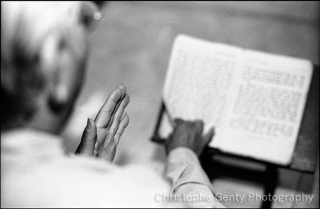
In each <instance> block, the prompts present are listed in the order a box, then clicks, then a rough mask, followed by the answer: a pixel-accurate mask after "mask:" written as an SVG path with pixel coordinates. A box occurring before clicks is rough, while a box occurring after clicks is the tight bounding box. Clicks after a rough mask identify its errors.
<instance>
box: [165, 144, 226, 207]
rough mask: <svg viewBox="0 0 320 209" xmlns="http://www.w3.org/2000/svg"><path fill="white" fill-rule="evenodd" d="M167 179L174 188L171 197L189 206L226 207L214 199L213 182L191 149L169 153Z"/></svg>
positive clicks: (179, 149) (181, 149) (178, 149)
mask: <svg viewBox="0 0 320 209" xmlns="http://www.w3.org/2000/svg"><path fill="white" fill-rule="evenodd" d="M166 178H167V180H169V182H170V183H171V186H172V187H171V195H175V196H176V197H179V198H180V199H182V200H184V201H186V203H187V204H188V205H189V206H192V207H195V206H197V207H224V206H223V205H222V204H221V203H219V202H218V200H217V199H216V198H215V197H214V194H213V190H212V185H211V182H210V180H209V178H208V176H207V175H206V173H205V172H204V171H203V169H202V167H201V165H200V162H199V160H198V157H197V156H196V154H195V153H194V152H193V151H191V150H190V149H188V148H176V149H174V150H172V151H171V152H170V153H169V155H168V164H167V171H166ZM190 200H191V201H190Z"/></svg>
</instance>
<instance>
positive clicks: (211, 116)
mask: <svg viewBox="0 0 320 209" xmlns="http://www.w3.org/2000/svg"><path fill="white" fill-rule="evenodd" d="M242 53H243V50H242V49H240V48H238V47H233V46H228V45H224V44H218V43H212V42H207V41H203V40H200V39H196V38H191V37H189V36H185V35H180V36H178V38H177V39H176V40H175V43H174V47H173V51H172V54H171V58H170V63H169V69H168V71H167V76H166V80H165V86H164V92H163V97H164V103H165V105H166V108H167V111H168V113H169V114H168V115H169V116H170V118H171V120H173V119H174V118H182V119H184V120H196V119H199V120H202V121H203V122H204V124H205V127H204V133H206V132H207V131H208V130H209V128H211V127H214V128H215V136H214V145H213V146H217V144H218V142H219V135H220V133H221V130H222V129H221V124H223V120H224V118H225V117H224V112H225V110H226V107H227V104H228V101H227V100H228V99H229V98H230V97H229V93H230V89H232V85H233V83H234V82H233V79H234V77H235V71H236V70H237V68H238V66H237V65H238V63H239V58H240V56H241V54H242ZM170 118H168V117H165V118H164V120H167V121H168V120H169V119H170ZM166 127H167V128H166V129H168V127H169V126H168V125H166ZM220 129H221V130H220ZM162 132H163V131H162V128H160V135H168V132H169V131H168V130H167V133H166V134H163V133H162Z"/></svg>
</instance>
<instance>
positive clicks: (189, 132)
mask: <svg viewBox="0 0 320 209" xmlns="http://www.w3.org/2000/svg"><path fill="white" fill-rule="evenodd" d="M174 122H175V127H174V130H173V132H172V133H171V134H170V136H169V138H168V140H167V142H166V145H165V146H166V151H167V153H169V152H171V151H172V150H174V149H176V148H179V147H185V148H189V149H191V150H192V151H194V152H195V153H196V155H197V156H198V157H200V155H201V153H202V152H203V150H204V148H205V147H206V146H207V145H208V144H209V143H210V141H211V140H212V137H213V135H214V130H213V128H211V129H210V130H209V132H208V133H206V134H204V135H203V134H202V132H203V122H202V121H199V120H196V121H184V120H182V119H175V120H174Z"/></svg>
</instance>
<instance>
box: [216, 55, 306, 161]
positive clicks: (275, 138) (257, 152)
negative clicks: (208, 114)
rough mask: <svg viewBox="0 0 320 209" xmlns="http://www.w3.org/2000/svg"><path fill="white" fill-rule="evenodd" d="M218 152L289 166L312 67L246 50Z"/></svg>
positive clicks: (294, 60)
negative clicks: (222, 151)
mask: <svg viewBox="0 0 320 209" xmlns="http://www.w3.org/2000/svg"><path fill="white" fill-rule="evenodd" d="M241 65H242V66H241V73H240V76H239V77H237V81H235V82H236V83H237V84H236V85H237V87H236V91H234V92H233V93H232V95H231V98H232V101H231V103H232V105H230V109H228V110H227V115H226V117H227V122H226V125H227V127H226V131H225V132H224V135H223V139H222V140H221V142H220V145H219V148H220V149H221V150H224V151H226V152H231V153H237V154H241V155H247V156H251V157H254V158H257V159H261V160H267V161H270V162H273V163H277V164H289V163H290V162H291V158H292V154H293V151H294V148H295V144H296V141H297V137H298V132H299V128H300V123H301V119H302V115H303V111H304V107H305V102H306V98H307V93H308V89H309V85H310V82H311V77H312V63H311V62H310V61H307V60H302V59H296V58H290V57H285V56H280V55H272V54H268V53H262V52H256V51H251V50H246V51H245V52H244V55H243V60H242V64H241Z"/></svg>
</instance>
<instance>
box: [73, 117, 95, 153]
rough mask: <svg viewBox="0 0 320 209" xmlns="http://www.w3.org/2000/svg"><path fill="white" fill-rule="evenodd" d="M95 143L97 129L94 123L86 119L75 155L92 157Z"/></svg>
mask: <svg viewBox="0 0 320 209" xmlns="http://www.w3.org/2000/svg"><path fill="white" fill-rule="evenodd" d="M96 141H97V127H96V124H95V123H94V121H93V120H92V119H90V118H88V121H87V126H86V128H85V129H84V131H83V134H82V138H81V142H80V145H79V146H78V149H77V151H76V153H78V154H85V155H90V156H93V153H94V147H95V143H96Z"/></svg>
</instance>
